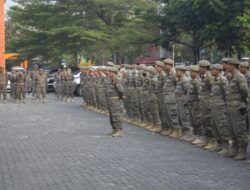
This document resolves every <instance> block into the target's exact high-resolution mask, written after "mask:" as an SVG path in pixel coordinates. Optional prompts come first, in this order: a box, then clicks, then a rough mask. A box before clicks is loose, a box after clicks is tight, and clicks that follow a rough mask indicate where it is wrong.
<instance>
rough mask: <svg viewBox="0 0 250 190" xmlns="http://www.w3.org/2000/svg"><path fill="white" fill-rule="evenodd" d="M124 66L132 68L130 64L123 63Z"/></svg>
mask: <svg viewBox="0 0 250 190" xmlns="http://www.w3.org/2000/svg"><path fill="white" fill-rule="evenodd" d="M124 66H125V68H126V69H132V65H130V64H125V65H124Z"/></svg>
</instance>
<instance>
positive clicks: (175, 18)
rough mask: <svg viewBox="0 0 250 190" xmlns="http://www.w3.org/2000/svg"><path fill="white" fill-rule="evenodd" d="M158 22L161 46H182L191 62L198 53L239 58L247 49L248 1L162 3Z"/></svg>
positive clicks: (196, 57) (170, 1) (182, 0)
mask: <svg viewBox="0 0 250 190" xmlns="http://www.w3.org/2000/svg"><path fill="white" fill-rule="evenodd" d="M164 2H165V7H164V9H163V10H162V15H163V16H161V17H160V18H159V20H160V22H161V26H162V29H163V30H164V35H163V37H162V38H161V41H160V42H161V43H162V44H163V45H164V46H165V47H170V46H171V44H172V43H177V44H182V45H184V46H186V47H189V48H190V49H191V50H192V51H193V55H194V61H195V62H197V61H198V60H199V59H200V50H201V49H204V48H206V49H214V48H217V49H218V50H220V51H224V52H226V54H227V55H228V56H229V55H230V56H231V55H232V54H234V53H237V54H238V55H239V57H240V55H241V54H242V53H244V52H245V51H246V50H247V49H249V48H250V43H249V41H250V37H249V35H248V34H247V35H246V31H247V29H249V25H250V22H249V10H250V6H249V0H242V1H235V0H165V1H164Z"/></svg>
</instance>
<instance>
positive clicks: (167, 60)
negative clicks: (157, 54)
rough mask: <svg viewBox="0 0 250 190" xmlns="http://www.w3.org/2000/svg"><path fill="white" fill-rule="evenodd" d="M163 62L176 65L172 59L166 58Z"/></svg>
mask: <svg viewBox="0 0 250 190" xmlns="http://www.w3.org/2000/svg"><path fill="white" fill-rule="evenodd" d="M163 62H164V63H165V64H169V65H174V61H173V60H172V59H164V60H163Z"/></svg>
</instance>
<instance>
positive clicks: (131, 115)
mask: <svg viewBox="0 0 250 190" xmlns="http://www.w3.org/2000/svg"><path fill="white" fill-rule="evenodd" d="M244 65H245V66H248V65H246V63H241V67H240V62H239V61H238V60H237V59H233V58H227V59H223V65H222V64H214V65H211V64H210V63H209V62H208V61H206V60H202V61H200V62H199V65H198V66H197V65H192V66H190V67H189V69H188V70H189V74H188V75H187V72H186V71H187V67H185V66H182V65H180V66H177V67H176V68H175V69H174V62H173V60H171V59H166V60H164V62H160V61H158V62H156V66H155V67H153V66H143V65H140V66H139V67H138V66H135V65H125V68H126V70H125V69H121V70H120V72H119V73H118V76H120V78H121V81H122V83H123V87H124V94H125V97H126V99H124V107H125V109H126V111H127V121H128V122H130V123H133V124H136V125H140V126H143V127H146V128H148V129H149V130H151V131H154V132H159V133H160V134H162V135H166V136H170V137H172V138H178V139H181V140H186V141H188V142H191V143H192V144H195V145H197V146H199V147H203V148H204V149H207V150H211V151H216V152H218V154H219V155H222V156H225V157H231V158H234V159H235V160H242V159H246V150H247V144H248V140H247V134H248V131H247V128H248V127H247V125H246V123H247V107H246V106H247V101H248V86H247V80H248V78H247V77H245V76H244V75H243V74H242V73H240V70H239V69H241V70H243V69H242V68H243V67H244ZM83 73H85V74H83V75H85V76H86V78H87V81H84V80H83V81H82V85H83V89H84V90H83V93H85V95H84V99H85V101H86V103H87V104H88V105H90V106H92V107H93V109H98V108H99V110H103V111H105V108H106V107H105V105H107V104H105V101H104V100H105V98H103V101H100V99H102V98H101V97H98V96H99V95H100V94H99V91H100V89H102V88H104V91H105V85H104V84H105V80H106V76H105V73H104V72H103V71H100V72H96V71H91V70H88V71H87V72H84V71H83ZM247 73H248V72H247ZM248 75H249V74H246V76H248ZM83 78H84V77H83ZM98 81H99V82H98ZM86 89H87V90H86ZM101 94H102V93H101ZM100 102H101V103H100ZM121 107H122V106H121ZM229 121H230V122H229ZM229 142H230V144H229Z"/></svg>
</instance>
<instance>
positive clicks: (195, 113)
mask: <svg viewBox="0 0 250 190" xmlns="http://www.w3.org/2000/svg"><path fill="white" fill-rule="evenodd" d="M188 109H189V113H190V120H191V125H192V127H193V129H194V131H193V133H194V135H199V136H201V135H202V133H201V131H202V125H201V120H200V110H199V102H198V101H194V102H189V103H188Z"/></svg>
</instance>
